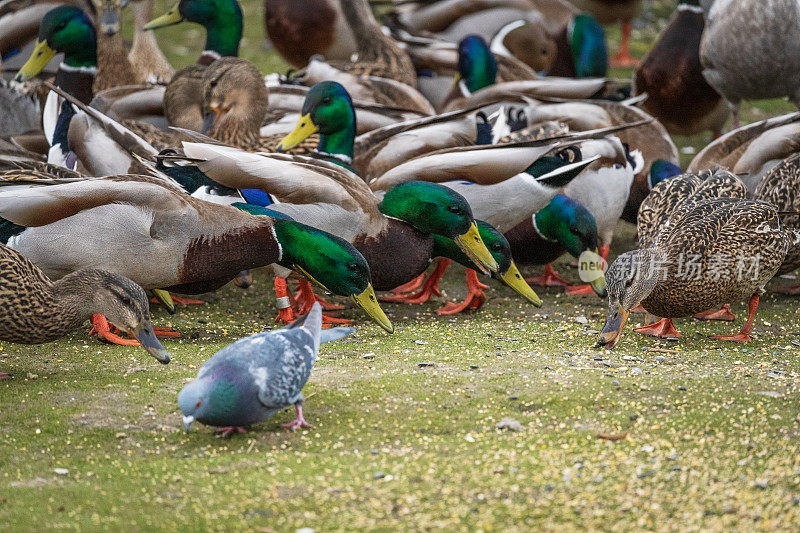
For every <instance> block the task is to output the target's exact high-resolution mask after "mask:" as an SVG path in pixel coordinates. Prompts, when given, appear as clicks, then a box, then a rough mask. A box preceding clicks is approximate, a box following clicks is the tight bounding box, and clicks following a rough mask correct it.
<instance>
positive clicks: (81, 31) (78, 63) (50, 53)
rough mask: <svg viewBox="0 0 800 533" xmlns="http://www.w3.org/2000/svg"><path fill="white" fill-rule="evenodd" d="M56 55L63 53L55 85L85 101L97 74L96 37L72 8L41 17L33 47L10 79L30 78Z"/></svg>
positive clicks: (84, 17)
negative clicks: (27, 57) (31, 51)
mask: <svg viewBox="0 0 800 533" xmlns="http://www.w3.org/2000/svg"><path fill="white" fill-rule="evenodd" d="M57 53H63V54H64V60H63V62H62V63H61V64H60V65H59V68H58V72H57V73H56V79H55V84H56V85H57V86H59V87H62V88H63V89H64V90H65V91H67V92H68V93H69V94H72V95H74V96H75V97H76V98H78V99H79V100H81V101H82V102H89V101H90V100H91V99H92V94H93V91H92V84H93V83H94V79H95V75H96V74H97V34H96V32H95V28H94V24H92V21H91V19H90V18H89V16H88V15H87V14H86V13H84V12H83V11H82V10H81V9H79V8H77V7H74V6H58V7H55V8H53V9H52V10H50V11H48V12H47V14H46V15H45V16H44V17H43V18H42V22H41V24H40V26H39V37H38V40H37V42H36V47H35V48H34V50H33V53H32V55H31V57H30V58H29V59H28V61H27V62H26V63H25V64H24V65H23V66H22V68H21V69H20V70H19V72H18V73H17V75H16V76H15V78H14V79H15V80H16V81H26V80H29V79H31V78H33V77H34V76H36V75H37V74H38V73H39V72H41V70H42V69H43V68H44V67H45V66H46V65H47V63H49V62H50V60H51V59H53V57H54V56H55V55H56V54H57Z"/></svg>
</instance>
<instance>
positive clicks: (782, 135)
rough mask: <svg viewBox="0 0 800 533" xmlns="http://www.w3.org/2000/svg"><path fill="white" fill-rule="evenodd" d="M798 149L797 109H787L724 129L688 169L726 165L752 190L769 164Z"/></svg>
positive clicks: (772, 164) (705, 168) (798, 122)
mask: <svg viewBox="0 0 800 533" xmlns="http://www.w3.org/2000/svg"><path fill="white" fill-rule="evenodd" d="M799 149H800V113H789V114H787V115H781V116H779V117H773V118H770V119H767V120H762V121H760V122H754V123H752V124H748V125H747V126H742V127H741V128H738V129H735V130H733V131H730V132H728V133H726V134H725V135H723V136H722V137H720V138H718V139H716V140H714V141H713V142H712V143H710V144H709V145H708V146H706V147H705V148H703V149H702V150H701V151H700V152H699V153H698V154H697V155H696V156H695V157H694V159H693V160H692V162H691V163H690V164H689V167H688V169H687V171H688V172H699V171H700V170H709V169H712V168H715V167H716V166H718V165H719V166H722V167H724V168H728V169H730V170H731V172H733V173H735V174H737V175H740V176H741V178H740V179H741V180H742V181H743V182H744V183H745V185H747V190H748V191H750V192H751V193H752V192H753V191H754V190H755V189H756V187H757V186H758V183H759V182H760V181H761V178H763V177H764V175H765V174H766V173H767V172H769V170H770V169H771V168H773V167H774V166H775V165H777V164H778V163H780V162H781V161H783V160H784V159H785V158H787V157H789V156H791V155H792V154H794V153H796V152H797V151H798V150H799Z"/></svg>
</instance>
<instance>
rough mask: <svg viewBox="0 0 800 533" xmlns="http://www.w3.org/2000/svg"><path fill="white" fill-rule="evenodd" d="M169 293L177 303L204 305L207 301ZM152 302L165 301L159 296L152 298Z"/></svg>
mask: <svg viewBox="0 0 800 533" xmlns="http://www.w3.org/2000/svg"><path fill="white" fill-rule="evenodd" d="M168 294H169V295H170V298H171V299H172V302H173V303H175V304H177V305H203V304H204V303H206V302H204V301H203V300H192V299H191V298H181V297H180V296H175V295H174V294H171V293H168ZM150 303H153V304H156V303H164V302H163V301H162V300H160V299H158V298H150Z"/></svg>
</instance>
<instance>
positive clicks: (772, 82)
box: [700, 0, 800, 128]
mask: <svg viewBox="0 0 800 533" xmlns="http://www.w3.org/2000/svg"><path fill="white" fill-rule="evenodd" d="M798 42H800V5H798V4H797V3H796V2H787V1H786V0H718V1H716V2H714V4H713V5H712V6H711V9H710V11H709V12H708V16H707V17H706V27H705V30H704V31H703V38H702V40H701V42H700V62H701V63H702V65H703V76H704V77H705V78H706V80H707V81H708V83H709V84H710V85H711V86H712V87H714V89H716V90H717V92H718V93H719V94H721V95H722V96H723V97H724V98H725V99H726V100H727V101H728V102H729V103H730V104H731V106H732V107H733V110H734V126H733V127H734V128H738V127H739V121H738V109H739V105H740V103H741V101H742V100H754V99H760V98H779V97H789V99H790V100H791V101H792V102H794V103H795V104H797V105H800V45H799V44H798Z"/></svg>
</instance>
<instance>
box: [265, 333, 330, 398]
mask: <svg viewBox="0 0 800 533" xmlns="http://www.w3.org/2000/svg"><path fill="white" fill-rule="evenodd" d="M274 339H275V341H276V342H278V343H280V344H281V349H280V350H279V351H277V352H276V353H275V357H271V358H270V359H269V361H265V365H264V366H263V367H262V368H261V369H260V370H259V372H262V373H263V376H264V379H263V381H262V383H263V387H261V386H259V388H260V389H261V392H260V393H259V395H258V399H259V400H260V401H261V403H263V404H264V405H266V406H268V407H284V406H287V405H291V404H293V403H295V402H296V401H297V400H299V399H300V398H302V390H303V387H304V386H305V384H306V382H307V381H308V378H309V376H311V369H312V368H313V366H314V362H315V361H316V360H317V348H318V345H317V344H316V342H315V339H314V337H313V336H312V334H311V333H310V332H309V331H308V330H307V329H305V328H294V329H290V330H286V329H284V330H280V331H278V332H275V335H274Z"/></svg>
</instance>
